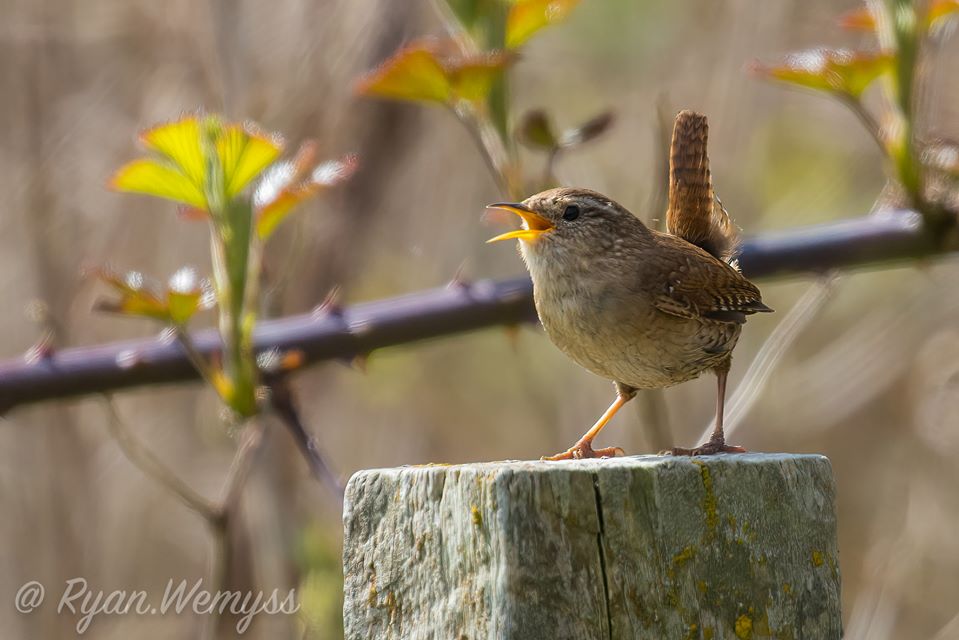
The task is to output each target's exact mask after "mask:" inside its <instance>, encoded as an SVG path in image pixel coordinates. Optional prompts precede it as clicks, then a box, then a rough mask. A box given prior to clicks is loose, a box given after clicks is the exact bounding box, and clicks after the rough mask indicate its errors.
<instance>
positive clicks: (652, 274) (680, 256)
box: [642, 236, 772, 323]
mask: <svg viewBox="0 0 959 640" xmlns="http://www.w3.org/2000/svg"><path fill="white" fill-rule="evenodd" d="M663 239H665V240H666V242H665V246H664V248H665V249H666V250H665V251H664V252H663V253H662V259H660V260H657V261H656V262H655V263H653V264H651V265H646V266H645V267H644V271H643V274H642V277H643V279H644V280H645V281H646V282H647V283H648V282H656V283H658V286H657V287H656V288H654V295H653V306H655V307H656V308H657V309H659V310H660V311H662V312H663V313H668V314H670V315H674V316H679V317H681V318H689V319H704V320H716V321H719V322H734V323H742V322H745V321H746V316H747V315H748V314H752V313H757V312H763V311H772V309H770V308H769V307H767V306H766V305H765V304H763V302H762V296H761V294H760V293H759V289H758V288H756V285H754V284H753V283H751V282H750V281H749V280H747V279H746V278H744V277H743V275H742V274H741V273H739V271H737V270H736V269H734V268H733V267H731V266H729V265H728V264H726V263H725V262H723V261H721V260H717V259H716V258H713V257H712V256H710V255H709V254H707V253H706V252H705V251H700V250H698V249H694V250H680V251H677V250H675V248H674V247H672V246H671V245H673V244H674V243H675V242H677V241H678V242H682V241H681V240H677V239H674V238H669V237H668V236H664V237H663ZM656 289H658V290H656Z"/></svg>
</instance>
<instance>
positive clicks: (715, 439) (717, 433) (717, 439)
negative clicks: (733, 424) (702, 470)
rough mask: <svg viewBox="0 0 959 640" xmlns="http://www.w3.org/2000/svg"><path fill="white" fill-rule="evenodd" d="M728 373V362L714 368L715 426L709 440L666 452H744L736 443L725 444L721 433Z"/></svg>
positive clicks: (676, 454)
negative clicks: (692, 447) (691, 446)
mask: <svg viewBox="0 0 959 640" xmlns="http://www.w3.org/2000/svg"><path fill="white" fill-rule="evenodd" d="M728 374H729V363H728V362H727V363H726V364H725V365H722V366H720V367H717V368H716V391H717V394H716V426H715V427H713V433H712V435H711V436H709V441H708V442H706V443H705V444H702V445H700V446H698V447H696V448H695V449H684V448H682V447H673V448H672V449H670V450H669V451H668V453H670V454H672V455H674V456H710V455H714V454H717V453H746V450H745V449H743V448H742V447H738V446H736V445H729V444H726V436H725V434H724V433H723V413H724V409H725V404H726V376H727V375H728Z"/></svg>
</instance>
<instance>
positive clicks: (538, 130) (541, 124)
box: [516, 109, 559, 151]
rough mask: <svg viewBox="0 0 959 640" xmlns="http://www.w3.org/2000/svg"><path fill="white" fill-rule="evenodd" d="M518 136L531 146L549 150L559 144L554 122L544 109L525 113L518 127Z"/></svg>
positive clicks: (521, 140)
mask: <svg viewBox="0 0 959 640" xmlns="http://www.w3.org/2000/svg"><path fill="white" fill-rule="evenodd" d="M516 138H517V139H518V140H519V141H520V142H522V143H523V144H525V145H527V146H529V147H533V148H538V149H546V150H548V151H551V150H553V149H555V148H556V147H558V146H559V141H558V140H557V139H556V134H555V133H554V132H553V124H552V122H550V119H549V116H548V115H547V114H546V112H545V111H544V110H542V109H534V110H532V111H527V112H526V113H525V114H524V115H523V119H522V120H521V121H520V123H519V126H517V127H516Z"/></svg>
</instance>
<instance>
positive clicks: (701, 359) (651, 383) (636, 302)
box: [523, 251, 741, 389]
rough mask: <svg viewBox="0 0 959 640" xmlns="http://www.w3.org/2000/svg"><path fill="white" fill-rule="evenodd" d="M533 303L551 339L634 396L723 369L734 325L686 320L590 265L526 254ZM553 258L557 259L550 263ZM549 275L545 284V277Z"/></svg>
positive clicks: (733, 337)
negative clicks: (632, 390) (634, 391)
mask: <svg viewBox="0 0 959 640" xmlns="http://www.w3.org/2000/svg"><path fill="white" fill-rule="evenodd" d="M523 253H524V259H525V260H526V263H527V266H528V267H529V270H530V275H531V276H532V279H533V298H534V302H535V304H536V311H537V313H538V314H539V318H540V321H541V322H542V324H543V327H544V328H545V329H546V332H547V334H548V335H549V337H550V339H551V340H552V341H553V342H554V343H555V344H556V346H558V347H559V348H560V349H561V350H563V352H565V353H566V354H567V355H568V356H570V357H571V358H572V359H573V360H575V361H576V362H577V363H578V364H580V365H581V366H583V367H585V368H586V369H588V370H590V371H592V372H593V373H595V374H597V375H599V376H602V377H604V378H608V379H610V380H614V381H616V382H620V383H623V384H626V385H629V386H631V387H635V388H637V389H655V388H663V387H668V386H672V385H674V384H679V383H681V382H685V381H687V380H691V379H693V378H696V377H698V376H699V375H700V374H701V373H702V372H703V371H706V370H708V369H712V368H715V367H717V366H719V365H721V364H722V363H723V362H724V361H725V360H726V359H727V358H728V356H729V353H730V352H731V351H732V349H733V347H735V345H736V341H737V340H738V339H739V334H740V331H741V327H740V326H739V325H735V324H730V323H722V322H715V321H700V320H688V319H684V318H679V317H676V316H672V315H669V314H665V313H664V312H662V311H660V310H659V309H656V308H655V307H654V306H653V305H652V303H651V300H650V299H649V297H648V296H646V295H642V294H639V293H637V292H636V290H635V288H634V289H632V290H627V289H626V288H625V287H623V286H620V285H618V284H617V283H618V282H619V279H616V278H597V277H595V272H596V269H598V268H603V265H602V264H598V263H597V261H596V260H595V257H594V259H591V260H588V261H586V260H582V259H580V260H577V259H575V258H574V259H572V260H569V259H567V260H562V261H561V263H560V264H562V265H563V266H562V267H561V268H557V263H556V262H555V261H554V262H553V263H552V264H551V265H549V266H548V267H547V265H545V264H544V263H543V261H544V260H545V258H543V257H542V256H538V255H536V254H534V253H532V252H527V251H524V252H523ZM550 257H555V256H550ZM546 268H549V277H542V276H543V274H544V270H545V269H546Z"/></svg>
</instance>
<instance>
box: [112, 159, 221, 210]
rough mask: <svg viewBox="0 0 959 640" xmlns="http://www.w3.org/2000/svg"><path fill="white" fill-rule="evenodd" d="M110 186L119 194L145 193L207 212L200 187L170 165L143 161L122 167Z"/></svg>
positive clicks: (114, 175)
mask: <svg viewBox="0 0 959 640" xmlns="http://www.w3.org/2000/svg"><path fill="white" fill-rule="evenodd" d="M109 186H110V188H111V189H115V190H117V191H126V192H130V193H142V194H146V195H148V196H156V197H158V198H164V199H166V200H173V201H174V202H180V203H183V204H185V205H188V206H190V207H193V208H196V209H200V210H203V211H206V209H207V203H206V196H204V195H203V192H202V191H201V190H200V187H198V186H197V184H196V183H195V182H194V181H193V180H191V179H190V178H188V177H187V176H185V175H184V174H183V173H182V172H181V171H180V170H179V169H177V168H176V167H174V166H172V165H170V164H168V163H167V162H164V161H161V160H157V159H153V158H141V159H139V160H133V161H132V162H128V163H127V164H125V165H123V166H122V167H120V169H119V170H118V171H117V172H116V173H115V174H113V177H112V178H111V179H110V182H109Z"/></svg>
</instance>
